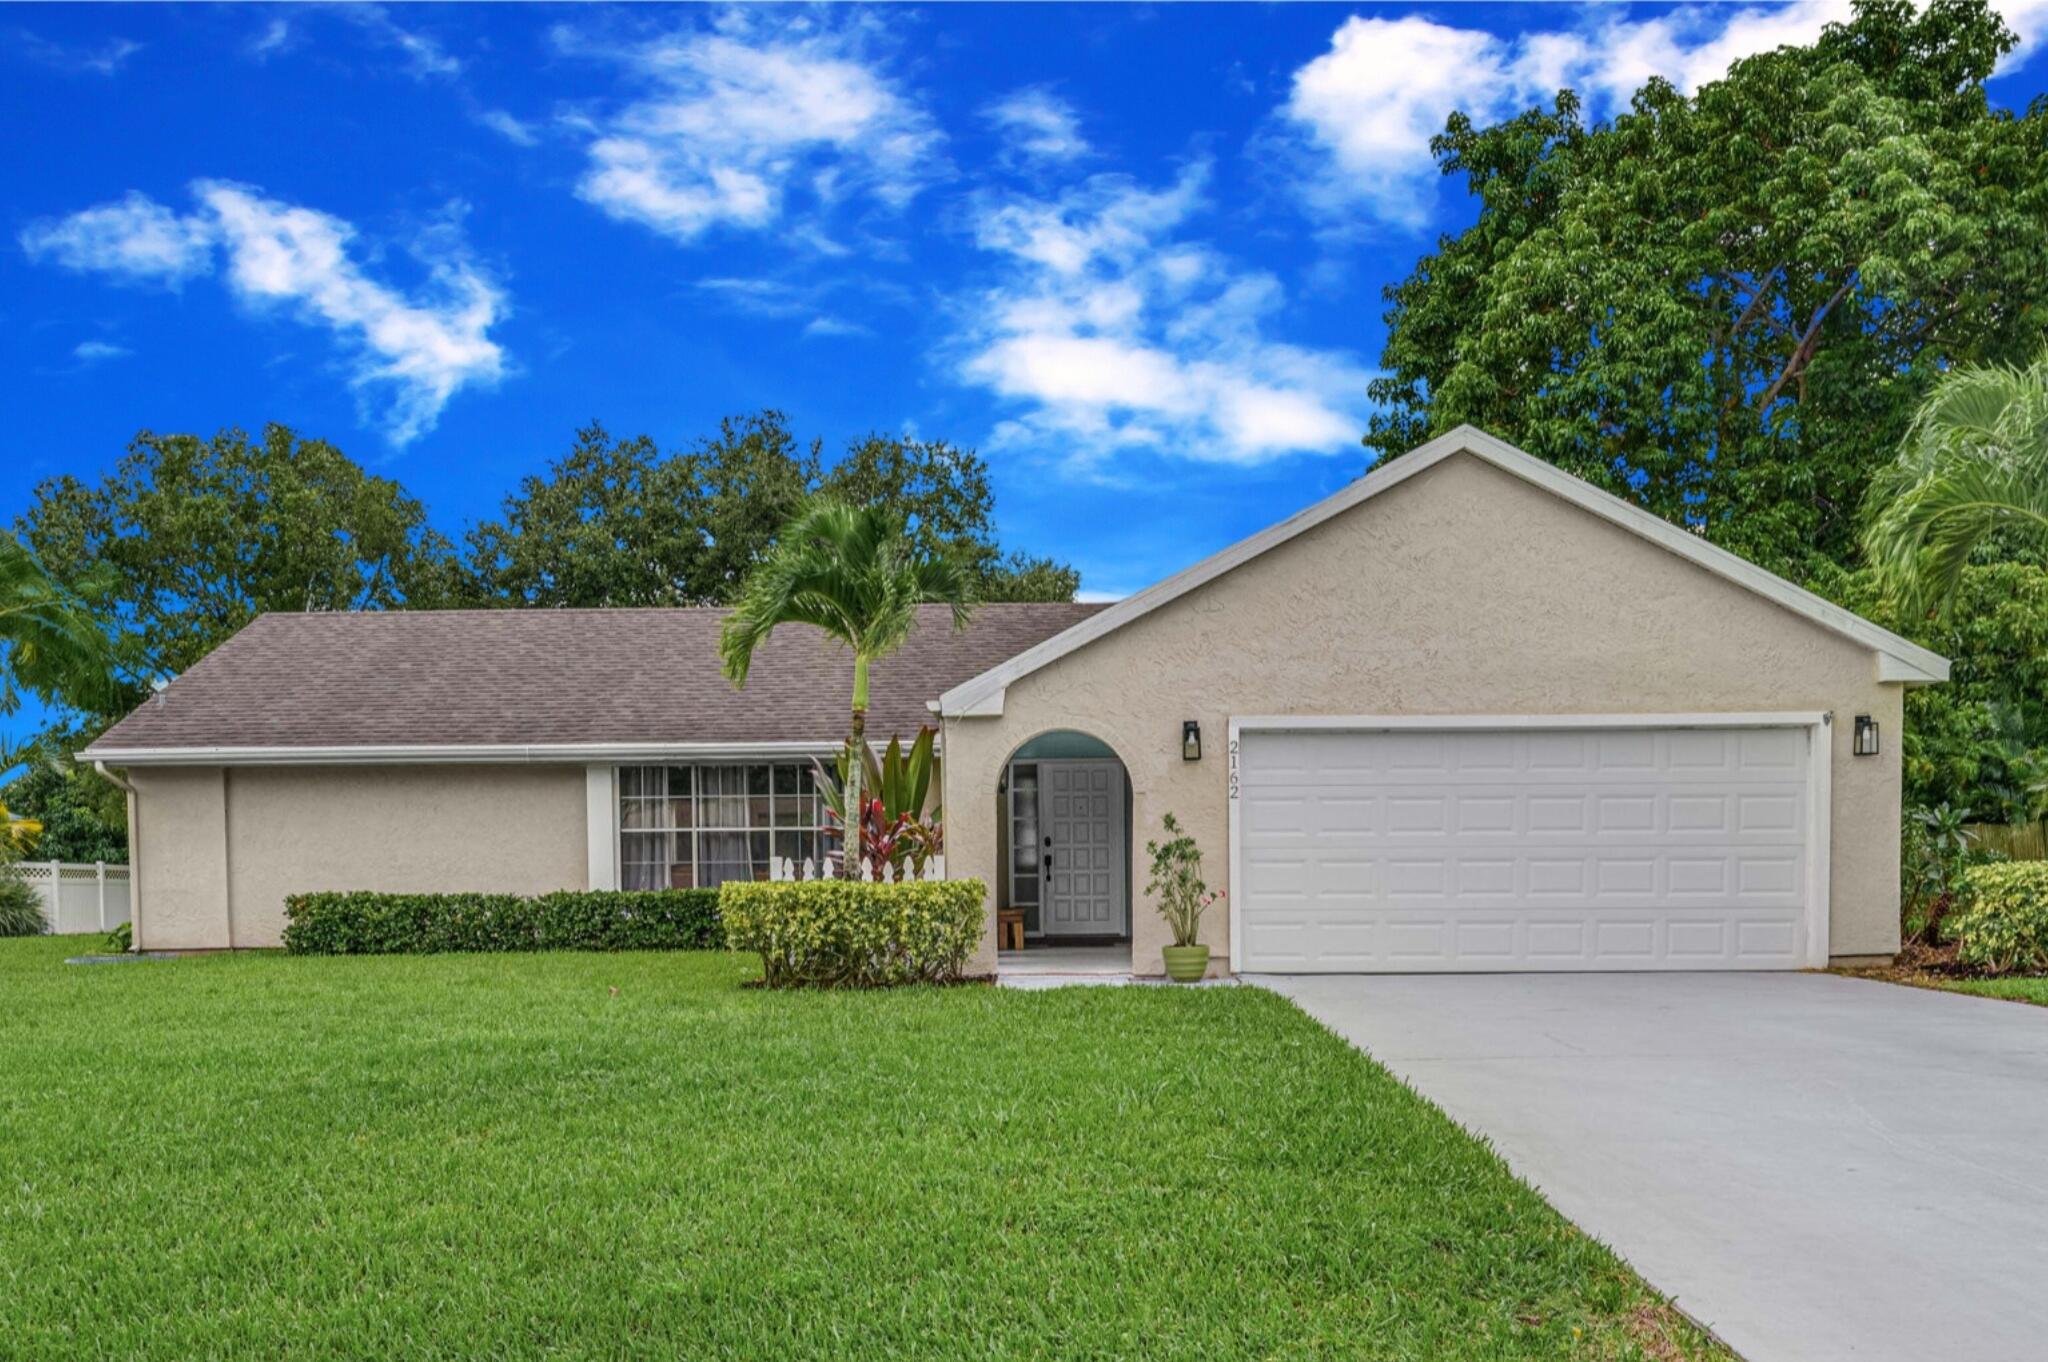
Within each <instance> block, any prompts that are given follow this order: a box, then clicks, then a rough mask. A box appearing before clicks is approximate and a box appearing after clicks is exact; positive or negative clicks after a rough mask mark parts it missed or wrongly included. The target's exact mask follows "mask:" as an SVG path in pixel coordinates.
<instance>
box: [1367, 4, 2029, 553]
mask: <svg viewBox="0 0 2048 1362" xmlns="http://www.w3.org/2000/svg"><path fill="white" fill-rule="evenodd" d="M2012 45H2013V37H2012V35H2011V33H2010V32H2009V31H2008V30H2007V29H2006V27H2005V26H2004V24H2003V23H2002V22H2001V21H2000V20H1999V19H1998V17H1997V16H1996V15H1995V14H1994V13H1992V12H1991V10H1990V9H1988V8H1987V7H1986V6H1985V5H1984V4H1983V3H1981V0H1933V2H1932V3H1930V4H1928V5H1927V6H1926V7H1925V8H1924V9H1916V8H1915V7H1914V6H1913V5H1911V4H1908V3H1905V2H1904V0H1859V3H1858V5H1857V7H1856V10H1855V14H1854V18H1853V19H1852V20H1851V21H1850V22H1848V23H1845V24H1840V25H1835V26H1831V27H1830V28H1829V29H1828V30H1827V31H1826V32H1825V33H1824V34H1823V36H1822V37H1821V38H1820V39H1819V40H1818V41H1817V42H1815V43H1814V44H1812V45H1811V46H1807V47H1796V48H1783V49H1780V50H1778V51H1775V52H1769V53H1764V54H1762V55H1759V56H1755V57H1751V58H1748V59H1746V60H1744V61H1742V62H1739V63H1737V64H1736V65H1735V66H1734V67H1733V68H1732V69H1731V70H1730V71H1729V73H1728V75H1727V76H1726V77H1725V78H1724V79H1721V80H1718V81H1714V82H1712V83H1709V84H1707V85H1704V86H1702V87H1701V88H1700V89H1699V90H1698V92H1697V93H1695V94H1693V95H1690V96H1687V95H1684V94H1681V93H1680V92H1679V91H1677V90H1675V89H1673V88H1672V87H1671V86H1670V85H1668V84H1666V83H1664V82H1663V81H1660V80H1653V81H1651V82H1650V83H1649V84H1648V85H1646V86H1645V87H1644V88H1643V89H1642V90H1641V91H1640V92H1639V93H1638V94H1637V95H1636V97H1635V99H1634V100H1633V102H1632V104H1631V106H1630V108H1629V109H1628V111H1627V112H1625V113H1622V114H1619V115H1618V116H1616V117H1615V118H1614V119H1613V120H1612V121H1611V122H1609V123H1606V124H1602V125H1589V124H1588V123H1587V121H1586V120H1585V118H1584V117H1583V116H1582V112H1581V108H1580V105H1579V102H1578V100H1577V99H1576V98H1574V97H1573V96H1572V95H1571V93H1570V92H1568V91H1567V92H1564V93H1562V94H1560V95H1559V96H1558V98H1557V99H1556V101H1555V102H1554V103H1553V104H1552V105H1551V106H1550V107H1549V108H1540V109H1536V110H1532V111H1530V112H1528V113H1526V114H1523V115H1521V116H1520V117H1517V118H1512V119H1509V120H1507V121H1505V122H1502V123H1500V124H1498V125H1495V126H1491V127H1484V128H1482V127H1476V126H1474V125H1473V124H1472V123H1471V122H1470V121H1469V120H1468V119H1466V118H1464V117H1463V116H1458V117H1454V118H1452V119H1451V120H1450V123H1449V125H1448V126H1447V128H1446V129H1445V131H1444V132H1443V134H1442V135H1440V136H1439V137H1438V138H1436V139H1435V142H1434V144H1433V145H1434V148H1435V151H1436V154H1437V157H1438V160H1439V163H1440V165H1441V166H1442V168H1443V171H1444V173H1445V174H1447V175H1462V176H1464V177H1465V180H1466V182H1467V184H1468V185H1469V186H1470V188H1471V190H1472V192H1473V194H1474V195H1476V196H1477V199H1478V206H1479V214H1478V219H1477V221H1476V222H1475V223H1474V224H1473V225H1472V226H1471V227H1470V228H1469V229H1467V230H1465V231H1463V232H1460V233H1458V234H1456V235H1451V236H1446V237H1444V238H1443V239H1442V240H1441V241H1440V242H1439V244H1438V247H1437V249H1436V250H1435V251H1434V252H1433V253H1431V254H1428V255H1426V256H1424V257H1423V259H1422V260H1421V262H1420V263H1419V264H1418V266H1417V267H1416V269H1415V271H1414V273H1413V274H1412V275H1410V276H1409V277H1408V278H1407V279H1406V280H1404V281H1403V282H1402V283H1400V284H1398V285H1395V286H1393V287H1392V288H1390V289H1389V290H1388V293H1387V297H1388V301H1389V303H1390V304H1391V308H1390V310H1389V312H1388V313H1387V322H1388V326H1389V335H1388V340H1387V343H1386V348H1385V353H1384V355H1383V358H1382V365H1383V367H1384V369H1385V375H1384V377H1382V378H1381V379H1380V380H1378V381H1377V383H1376V384H1375V385H1374V394H1375V396H1376V397H1377V398H1378V399H1379V401H1380V403H1381V404H1382V405H1381V410H1380V412H1379V414H1378V415H1376V416H1375V417H1374V418H1373V420H1372V424H1371V428H1370V432H1369V434H1368V435H1367V437H1366V443H1367V444H1368V445H1369V446H1371V447H1372V448H1374V449H1377V450H1379V451H1380V452H1381V453H1383V454H1388V455H1392V454H1397V453H1399V452H1400V451H1402V450H1404V449H1407V448H1409V447H1411V446H1413V445H1415V444H1418V443H1420V442H1422V441H1423V440H1425V439H1427V438H1428V437H1429V436H1430V435H1432V434H1436V433H1440V432H1442V431H1444V430H1448V429H1450V428H1451V427H1452V426H1455V425H1457V424H1458V423H1460V422H1467V421H1469V422H1472V423H1474V424H1477V425H1480V426H1482V427H1485V428H1487V429H1489V430H1492V431H1494V432H1496V433H1498V434H1500V435H1502V436H1503V437H1505V438H1508V439H1511V440H1513V441H1515V442H1516V443H1517V444H1519V445H1521V446H1522V447H1523V448H1525V449H1528V450H1529V451H1530V452H1531V453H1534V454H1537V455H1539V456H1540V457H1542V458H1545V459H1548V460H1550V461H1552V462H1554V463H1557V464H1559V465H1560V466H1562V467H1564V468H1566V469H1569V470H1570V471H1571V472H1573V473H1576V474H1578V475H1580V476H1582V477H1586V478H1589V479H1591V480H1593V481H1595V482H1597V483H1600V484H1602V485H1605V486H1606V487H1608V488H1609V489H1610V490H1612V491H1615V492H1617V493H1619V494H1621V495H1624V496H1627V497H1630V498H1632V499H1634V500H1635V501H1637V502H1638V503H1640V504H1642V505H1643V506H1645V507H1647V508H1649V509H1650V510H1652V511H1654V512H1656V513H1657V514H1659V515H1661V516H1664V517H1665V518H1667V519H1669V520H1672V521H1674V522H1678V523H1687V524H1692V525H1696V526H1698V527H1699V528H1700V529H1701V530H1702V531H1703V532H1704V533H1705V534H1707V535H1708V536H1709V537H1711V538H1713V539H1714V540H1716V541H1718V542H1720V543H1722V544H1724V545H1726V546H1728V547H1730V548H1733V549H1735V550H1736V551H1737V552H1740V553H1743V554H1744V555H1746V556H1748V557H1750V558H1752V559H1754V560H1755V561H1757V562H1760V563H1762V564H1764V565H1765V566H1768V567H1771V568H1773V569H1775V570H1778V571H1781V572H1788V573H1790V574H1792V575H1794V576H1804V575H1807V574H1808V573H1809V572H1811V571H1812V570H1813V569H1814V568H1815V567H1816V566H1817V565H1818V564H1819V563H1820V562H1822V561H1834V562H1840V563H1845V564H1846V563H1848V562H1850V561H1852V559H1853V557H1854V554H1855V547H1856V537H1857V529H1858V511H1859V508H1860V506H1861V503H1862V499H1863V494H1864V489H1865V487H1866V485H1867V484H1868V482H1869V479H1870V477H1871V475H1872V472H1873V471H1874V470H1875V469H1876V468H1877V467H1878V466H1880V465H1881V464H1883V463H1886V462H1888V461H1889V460H1890V459H1891V458H1892V457H1893V455H1894V454H1895V453H1896V451H1897V448H1898V444H1899V440H1900V437H1901V435H1902V434H1903V433H1904V431H1905V429H1906V426H1907V423H1908V421H1909V419H1910V417H1911V415H1912V412H1913V409H1914V406H1915V404H1916V403H1917V402H1918V400H1919V398H1920V396H1921V394H1922V393H1923V392H1924V391H1925V390H1926V388H1927V385H1928V384H1929V382H1930V381H1931V379H1932V377H1933V376H1934V374H1935V373H1936V372H1938V371H1939V370H1940V369H1941V368H1943V367H1945V366H1949V365H1953V364H1958V363H1965V362H1984V361H2008V362H2018V361H2022V360H2024V359H2027V358H2031V357H2032V355H2033V354H2034V353H2035V352H2036V350H2037V349H2038V348H2039V345H2040V342H2041V340H2042V338H2043V335H2044V327H2048V307H2043V306H2042V304H2043V303H2044V302H2048V137H2044V127H2048V112H2043V111H2041V110H2040V109H2038V108H2037V109H2036V110H2034V111H2031V112H2030V113H2029V114H2027V115H2026V116H2024V117H2013V116H2010V115H2009V114H2006V113H2004V112H2001V111H1998V110H1994V109H1992V108H1991V107H1989V105H1988V104H1987V102H1986V98H1985V94H1984V88H1983V82H1984V80H1985V78H1986V77H1987V76H1988V75H1989V74H1990V73H1991V70H1992V67H1993V65H1994V64H1995V62H1996V61H1997V59H1998V57H1999V56H2000V54H2002V53H2004V52H2006V51H2008V50H2010V49H2011V47H2012Z"/></svg>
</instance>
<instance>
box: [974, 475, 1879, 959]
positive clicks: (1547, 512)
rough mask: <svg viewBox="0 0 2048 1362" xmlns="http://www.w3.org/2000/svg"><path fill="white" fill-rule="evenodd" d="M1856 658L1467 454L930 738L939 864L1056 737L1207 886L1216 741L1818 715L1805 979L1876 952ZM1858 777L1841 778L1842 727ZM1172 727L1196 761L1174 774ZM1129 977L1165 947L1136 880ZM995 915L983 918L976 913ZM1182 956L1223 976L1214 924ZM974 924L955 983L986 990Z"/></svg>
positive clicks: (1216, 828)
mask: <svg viewBox="0 0 2048 1362" xmlns="http://www.w3.org/2000/svg"><path fill="white" fill-rule="evenodd" d="M1876 678H1877V664H1876V658H1875V655H1874V654H1873V653H1872V651H1871V650H1870V649H1869V648H1868V647H1865V646H1864V645H1862V644H1859V643H1856V642H1854V641H1851V640H1849V639H1847V638H1844V637H1842V636H1841V635H1839V634H1836V633H1834V632H1832V631H1830V630H1828V629H1826V628H1823V627H1821V626H1820V625H1818V624H1816V623H1814V622H1813V621H1811V620H1809V619H1806V618H1803V617H1801V616H1799V615H1796V614H1794V613H1792V612H1791V611H1789V610H1787V609H1785V608H1783V607H1781V606H1779V605H1777V604H1775V603H1773V602H1771V601H1769V600H1767V599H1765V598H1764V597H1762V596H1759V595H1757V594H1756V593H1754V592H1752V591H1749V590H1747V589H1745V588H1743V587H1741V586H1738V585H1736V584H1735V583H1733V582H1730V581H1728V580H1726V579H1724V578H1722V577H1720V576H1718V575H1716V574H1715V573H1713V572H1710V571H1708V570H1707V569H1705V568H1703V567H1701V566H1699V565H1697V564H1695V563H1692V562H1688V561H1686V560H1685V559H1682V558H1680V557H1678V556H1677V555H1675V554H1673V553H1671V552H1669V551H1667V550H1665V549H1663V548H1661V547H1659V546H1657V545H1655V544H1652V543H1650V542H1648V541H1647V540H1645V539H1643V538H1641V537H1639V536H1637V535H1635V534H1632V533H1630V532H1629V531H1627V530H1625V529H1622V528H1620V527H1619V526H1616V525H1614V524H1612V523H1610V522H1608V521H1606V520H1603V519H1601V518H1600V517H1598V516H1596V515H1593V514H1591V513H1590V512H1588V511H1586V510H1584V509H1582V508H1580V507H1578V506H1575V505H1573V504H1571V503H1569V502H1567V501H1565V500H1563V499H1561V498H1559V497H1557V496H1554V495H1552V494H1551V493H1550V492H1548V491H1545V490H1543V489H1541V488H1538V487H1535V486H1532V485H1531V484H1529V483H1527V482H1525V481H1523V480H1521V479H1519V478H1517V477H1515V476H1513V475H1511V474H1509V473H1506V472H1504V471H1502V470H1500V469H1498V468H1496V467H1494V466H1493V465H1491V464H1489V463H1487V462H1485V461H1483V460H1481V459H1478V458H1475V457H1473V456H1471V455H1468V454H1458V455H1456V456H1454V457H1451V458H1448V459H1445V460H1444V461H1442V462H1440V463H1438V464H1437V465H1435V466H1434V467H1432V468H1429V469H1428V470H1426V471H1424V472H1422V473H1419V474H1417V475H1415V476H1413V477H1410V478H1409V479H1407V480H1406V481H1404V482H1401V483H1399V484H1398V485H1396V486H1393V487H1390V488H1388V489H1386V490H1385V491H1383V492H1381V493H1379V494H1378V495H1376V496H1373V497H1370V498H1369V499H1367V500H1365V501H1363V502H1361V503H1360V504H1359V505H1357V506H1355V507H1353V508H1352V509H1350V510H1348V511H1345V512H1343V513H1341V514H1339V515H1337V516H1335V517H1334V518H1332V519H1330V520H1327V521H1325V522H1324V523H1322V524H1320V525H1318V526H1316V527H1314V528H1313V529H1310V530H1308V531H1306V532H1304V533H1302V534H1300V535H1298V536H1296V537H1295V538H1293V539H1290V540H1287V541H1285V542H1283V543H1281V544H1279V545H1277V546H1275V547H1274V548H1272V549H1270V550H1269V551H1268V552H1266V553H1264V554H1262V555H1260V556H1258V557H1256V558H1253V559H1251V560H1250V561H1248V562H1246V563H1244V564H1242V565H1240V566H1238V567H1237V568H1235V569H1233V570H1232V571H1230V572H1227V573H1225V574H1223V575H1222V576H1220V577H1217V578H1215V579H1213V580H1211V581H1209V582H1207V583H1206V584H1204V585H1202V586H1199V587H1197V588H1195V589H1194V590H1193V591H1191V592H1189V593H1188V594H1186V595H1183V596H1181V597H1180V598H1178V599H1177V600H1174V601H1172V602H1170V603H1169V604H1167V605H1165V606H1162V607H1161V608H1159V609H1156V610H1154V611H1152V612H1151V613H1149V614H1146V615H1143V616H1141V617H1139V618H1137V619H1135V620H1133V621H1131V622H1129V623H1128V624H1126V625H1125V626H1124V627H1122V628H1120V629H1117V630H1115V631H1113V632H1111V633H1108V634H1106V635H1104V636H1103V637H1101V638H1099V639H1097V640H1095V641H1094V642H1092V643H1089V644H1087V645H1086V646H1084V647H1082V648H1080V649H1079V650H1077V651H1075V652H1072V653H1069V654H1068V655H1066V656H1065V657H1062V658H1060V659H1058V660H1056V661H1054V662H1052V663H1050V664H1048V665H1047V666H1045V667H1043V668H1041V669H1040V670H1037V671H1035V672H1031V673H1029V674H1028V675H1025V676H1023V677H1021V678H1020V679H1018V680H1016V681H1015V682H1013V683H1012V684H1011V685H1010V686H1009V688H1008V691H1007V694H1006V696H1005V698H1004V706H1003V713H1002V714H1001V715H1000V716H999V717H980V718H976V717H953V716H949V717H948V718H947V719H946V720H945V751H946V767H945V780H946V806H947V808H948V810H949V811H951V815H952V816H951V817H950V818H949V820H948V826H947V830H946V831H947V842H948V845H947V859H948V863H949V865H950V866H951V867H953V873H955V874H960V873H973V874H980V873H984V872H983V871H982V870H981V869H980V868H981V867H987V868H988V871H987V872H986V873H988V874H990V875H991V876H993V874H994V873H995V871H996V869H997V868H998V867H1000V865H1001V862H1000V860H999V859H998V858H997V847H998V835H997V827H996V819H995V816H994V815H995V806H994V802H993V801H992V800H990V799H988V798H987V797H986V796H987V792H989V791H991V790H993V789H994V788H995V786H996V781H997V779H998V776H999V774H1000V772H1001V770H1002V767H1003V764H1004V762H1005V761H1006V760H1007V758H1008V757H1009V755H1010V753H1012V752H1013V751H1015V750H1016V748H1017V747H1018V746H1019V745H1020V744H1022V743H1024V742H1026V741H1028V740H1029V739H1030V738H1032V737H1034V736H1036V735H1037V734H1039V733H1042V732H1046V731H1048V730H1051V729H1060V728H1072V729H1080V730H1082V731H1085V732H1087V733H1090V734H1092V735H1094V736H1095V737H1097V738H1100V739H1101V740H1102V741H1104V742H1106V743H1108V744H1109V745H1110V746H1111V747H1112V748H1114V749H1115V750H1116V752H1117V754H1118V755H1119V756H1120V757H1121V758H1122V759H1123V762H1124V765H1125V767H1126V769H1127V770H1128V772H1129V776H1130V786H1131V800H1132V809H1131V817H1132V822H1131V836H1132V838H1133V840H1134V842H1135V843H1136V844H1137V846H1138V847H1140V848H1142V846H1143V844H1144V842H1145V839H1146V838H1147V837H1149V836H1154V835H1156V830H1157V829H1158V827H1159V822H1160V818H1161V816H1162V815H1163V814H1165V813H1166V812H1168V811H1171V812H1173V813H1175V814H1176V815H1177V816H1178V817H1179V818H1180V820H1181V822H1182V823H1183V824H1184V825H1185V826H1186V827H1187V828H1188V829H1189V830H1190V831H1191V832H1192V833H1193V834H1194V835H1195V836H1196V838H1197V839H1198V840H1199V841H1200V843H1201V845H1202V848H1203V851H1204V853H1205V867H1206V870H1207V873H1208V878H1209V881H1210V883H1211V885H1212V886H1221V885H1224V884H1226V883H1227V882H1228V879H1229V812H1228V802H1227V801H1228V788H1227V787H1228V752H1227V750H1226V747H1227V735H1228V732H1229V724H1230V720H1231V718H1232V716H1233V715H1239V716H1242V715H1253V714H1258V715H1272V714H1304V715H1307V714H1325V715H1329V714H1335V715H1354V714H1379V715H1429V714H1444V715H1454V714H1594V713H1601V714H1607V713H1612V714H1679V713H1700V712H1720V713H1745V712H1763V711H1772V712H1791V711H1807V712H1812V711H1827V712H1832V713H1833V714H1834V715H1835V717H1836V722H1835V723H1834V724H1833V726H1832V728H1831V730H1830V742H1831V745H1832V749H1833V750H1832V752H1831V754H1830V771H1831V774H1832V790H1831V802H1832V809H1831V835H1830V846H1829V848H1828V855H1829V869H1830V875H1829V883H1830V895H1829V900H1830V902H1829V945H1828V948H1829V953H1830V954H1831V955H1835V956H1851V955H1889V954H1892V953H1894V952H1896V951H1897V949H1898V945H1899V928H1898V854H1899V848H1898V829H1899V799H1900V783H1899V743H1898V741H1897V735H1898V734H1899V733H1900V731H1901V728H1900V709H1901V687H1900V686H1898V685H1896V684H1881V683H1879V682H1878V680H1877V679H1876ZM1855 714H1871V715H1874V716H1875V717H1876V718H1877V719H1878V720H1879V721H1880V723H1881V724H1882V725H1883V732H1884V733H1885V734H1886V735H1887V740H1886V742H1885V743H1884V745H1883V750H1882V752H1881V754H1880V755H1878V756H1875V757H1861V758H1858V757H1852V756H1851V754H1850V740H1851V739H1850V728H1851V723H1850V719H1851V716H1853V715H1855ZM1184 719H1195V720H1198V721H1199V722H1200V723H1201V726H1202V734H1203V747H1204V752H1203V759H1202V760H1201V761H1199V762H1186V761H1183V760H1182V758H1181V752H1180V733H1181V722H1182V720H1184ZM1132 873H1133V876H1134V878H1135V881H1136V882H1135V883H1134V884H1133V886H1132V891H1133V892H1132V899H1131V902H1132V927H1133V943H1132V956H1133V963H1134V965H1135V967H1136V968H1137V969H1138V970H1139V971H1140V972H1144V973H1158V972H1159V971H1160V970H1161V968H1162V964H1161V957H1160V948H1161V947H1162V946H1164V945H1165V944H1166V940H1167V937H1166V932H1165V929H1164V924H1163V923H1162V922H1161V921H1160V919H1159V917H1158V916H1157V914H1156V913H1155V912H1154V911H1152V909H1151V907H1150V905H1149V904H1148V903H1147V902H1146V900H1145V899H1144V898H1143V887H1144V885H1143V882H1144V875H1145V867H1144V857H1143V855H1142V854H1140V855H1138V856H1137V857H1135V858H1134V867H1133V872H1132ZM992 902H993V901H992ZM1203 938H1204V940H1206V941H1207V942H1208V943H1209V944H1210V946H1211V948H1212V951H1213V953H1214V955H1215V956H1216V957H1217V963H1218V967H1219V968H1227V967H1228V963H1227V962H1228V957H1229V953H1230V941H1229V923H1228V915H1227V914H1226V913H1225V912H1223V911H1221V910H1220V909H1219V910H1217V911H1214V912H1212V913H1211V914H1210V915H1209V917H1208V919H1207V920H1206V922H1205V924H1204V928H1203ZM994 964H995V954H994V914H993V909H991V913H990V923H989V930H988V932H987V933H986V934H985V937H984V941H983V945H982V950H981V952H980V956H979V959H978V961H977V967H978V968H980V969H984V970H986V969H993V968H994Z"/></svg>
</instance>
